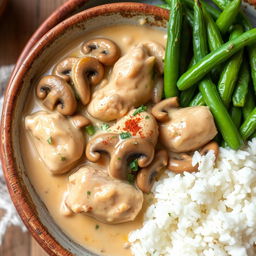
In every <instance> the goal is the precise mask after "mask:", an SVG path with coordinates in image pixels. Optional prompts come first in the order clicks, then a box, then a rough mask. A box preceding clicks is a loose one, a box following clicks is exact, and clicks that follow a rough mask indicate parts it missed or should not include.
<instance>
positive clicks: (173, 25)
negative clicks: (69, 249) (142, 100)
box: [164, 0, 183, 98]
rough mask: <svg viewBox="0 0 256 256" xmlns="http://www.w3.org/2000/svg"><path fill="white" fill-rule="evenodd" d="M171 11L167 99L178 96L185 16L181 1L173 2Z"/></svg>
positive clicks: (165, 70) (165, 91)
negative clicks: (182, 31)
mask: <svg viewBox="0 0 256 256" xmlns="http://www.w3.org/2000/svg"><path fill="white" fill-rule="evenodd" d="M171 10H172V11H171V12H170V18H169V24H168V39H167V46H166V51H165V65H164V93H165V97H166V98H169V97H173V96H177V95H178V89H177V86H176V83H177V80H178V76H179V65H177V63H178V61H179V56H180V36H181V28H182V16H183V13H182V4H181V0H172V2H171Z"/></svg>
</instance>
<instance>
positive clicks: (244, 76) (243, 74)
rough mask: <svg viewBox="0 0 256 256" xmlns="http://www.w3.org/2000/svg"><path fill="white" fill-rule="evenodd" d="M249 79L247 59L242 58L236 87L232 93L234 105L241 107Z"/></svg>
mask: <svg viewBox="0 0 256 256" xmlns="http://www.w3.org/2000/svg"><path fill="white" fill-rule="evenodd" d="M249 81H250V74H249V67H248V64H247V61H246V60H244V61H243V64H242V67H241V69H240V71H239V75H238V81H237V85H236V89H235V92H234V94H233V105H234V106H236V107H243V106H244V105H245V99H246V95H247V93H248V86H249Z"/></svg>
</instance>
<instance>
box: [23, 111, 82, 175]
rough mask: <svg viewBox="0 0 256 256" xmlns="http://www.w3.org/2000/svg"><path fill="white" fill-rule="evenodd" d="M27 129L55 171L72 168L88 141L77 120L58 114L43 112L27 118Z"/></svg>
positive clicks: (48, 166) (44, 159)
mask: <svg viewBox="0 0 256 256" xmlns="http://www.w3.org/2000/svg"><path fill="white" fill-rule="evenodd" d="M25 126H26V129H27V130H29V132H30V137H31V139H32V141H33V143H34V145H35V147H36V149H37V151H38V153H39V155H40V157H41V159H42V161H43V162H44V164H45V165H46V166H47V168H48V169H49V170H50V171H51V172H52V173H53V174H62V173H65V172H67V171H69V170H70V169H71V168H72V167H73V164H75V162H76V161H77V160H79V159H80V157H81V156H82V154H83V152H84V147H85V142H84V141H85V140H84V137H83V134H82V132H81V131H80V130H79V129H78V128H77V127H76V124H75V122H72V121H71V119H70V120H69V119H67V118H65V117H64V116H63V115H61V114H59V113H47V112H45V111H40V112H37V113H35V114H32V115H30V116H27V117H26V119H25Z"/></svg>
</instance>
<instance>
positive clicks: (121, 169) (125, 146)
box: [109, 138, 155, 180]
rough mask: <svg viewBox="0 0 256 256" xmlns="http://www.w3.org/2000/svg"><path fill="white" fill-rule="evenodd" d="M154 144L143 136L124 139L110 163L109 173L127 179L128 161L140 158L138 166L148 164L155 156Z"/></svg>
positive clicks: (114, 176)
mask: <svg viewBox="0 0 256 256" xmlns="http://www.w3.org/2000/svg"><path fill="white" fill-rule="evenodd" d="M154 153H155V148H154V145H153V144H152V143H151V142H149V141H147V140H145V139H141V138H131V139H125V140H123V141H122V142H121V143H120V144H119V145H118V147H117V149H116V150H115V152H114V153H113V154H112V156H111V159H110V163H109V175H110V176H111V177H113V178H116V179H120V180H127V174H128V161H129V159H133V158H134V157H136V158H138V166H139V167H141V168H143V167H146V166H148V165H149V164H150V163H151V162H152V160H153V158H154Z"/></svg>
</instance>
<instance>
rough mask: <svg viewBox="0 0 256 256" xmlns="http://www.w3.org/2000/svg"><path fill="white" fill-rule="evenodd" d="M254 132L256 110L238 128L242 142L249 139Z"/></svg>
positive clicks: (255, 128)
mask: <svg viewBox="0 0 256 256" xmlns="http://www.w3.org/2000/svg"><path fill="white" fill-rule="evenodd" d="M255 131H256V108H254V109H253V110H252V111H251V113H250V115H249V116H248V117H247V118H246V120H245V121H244V122H243V124H242V125H241V127H240V133H241V135H242V137H243V139H244V140H246V139H247V138H249V137H250V136H251V135H252V134H253V133H254V132H255Z"/></svg>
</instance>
